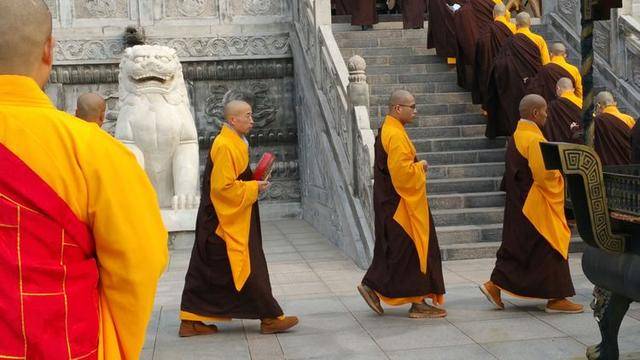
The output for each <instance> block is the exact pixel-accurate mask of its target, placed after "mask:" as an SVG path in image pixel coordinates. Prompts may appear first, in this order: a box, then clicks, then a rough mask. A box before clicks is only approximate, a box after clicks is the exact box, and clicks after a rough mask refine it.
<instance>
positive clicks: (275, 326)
mask: <svg viewBox="0 0 640 360" xmlns="http://www.w3.org/2000/svg"><path fill="white" fill-rule="evenodd" d="M296 325H298V318H297V317H295V316H285V317H284V318H283V319H262V323H261V324H260V332H261V333H263V334H276V333H281V332H285V331H287V330H289V329H291V328H292V327H294V326H296Z"/></svg>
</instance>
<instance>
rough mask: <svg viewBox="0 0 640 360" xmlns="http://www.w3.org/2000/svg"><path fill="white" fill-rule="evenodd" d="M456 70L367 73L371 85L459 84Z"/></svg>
mask: <svg viewBox="0 0 640 360" xmlns="http://www.w3.org/2000/svg"><path fill="white" fill-rule="evenodd" d="M456 81H457V77H456V73H455V71H448V72H440V73H415V74H374V75H367V83H368V84H369V85H378V84H416V83H426V82H447V83H451V84H457V83H456Z"/></svg>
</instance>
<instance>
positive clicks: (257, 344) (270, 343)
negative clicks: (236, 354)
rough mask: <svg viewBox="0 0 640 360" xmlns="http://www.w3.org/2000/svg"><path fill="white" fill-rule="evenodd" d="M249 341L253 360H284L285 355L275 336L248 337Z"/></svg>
mask: <svg viewBox="0 0 640 360" xmlns="http://www.w3.org/2000/svg"><path fill="white" fill-rule="evenodd" d="M255 323H256V324H257V323H258V322H257V321H256V322H255ZM258 328H259V326H258ZM247 341H248V343H249V353H250V354H251V360H258V359H260V360H271V359H274V360H275V359H284V353H283V352H282V348H281V347H280V342H279V341H278V338H277V337H276V336H275V335H274V336H265V335H259V336H255V337H247Z"/></svg>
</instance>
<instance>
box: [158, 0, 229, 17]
mask: <svg viewBox="0 0 640 360" xmlns="http://www.w3.org/2000/svg"><path fill="white" fill-rule="evenodd" d="M164 11H165V13H164V16H165V17H169V18H181V17H191V18H193V17H217V16H218V0H164Z"/></svg>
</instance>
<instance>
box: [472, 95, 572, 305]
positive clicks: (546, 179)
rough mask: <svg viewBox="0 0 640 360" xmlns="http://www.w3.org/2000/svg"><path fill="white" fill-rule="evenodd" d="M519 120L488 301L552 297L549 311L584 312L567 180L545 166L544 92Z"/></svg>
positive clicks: (531, 99)
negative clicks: (573, 261)
mask: <svg viewBox="0 0 640 360" xmlns="http://www.w3.org/2000/svg"><path fill="white" fill-rule="evenodd" d="M520 114H521V115H522V119H521V120H520V121H518V126H517V128H516V131H515V132H514V133H513V137H511V138H510V139H509V142H508V144H507V153H506V171H505V174H504V179H503V186H504V188H505V191H506V193H507V194H506V204H505V209H504V225H503V228H502V245H500V248H499V249H498V253H497V260H496V265H495V268H494V269H493V273H492V274H491V280H489V281H487V282H486V283H484V284H483V285H481V286H480V290H481V291H482V293H483V294H484V295H485V296H486V297H487V299H488V300H489V301H490V302H491V303H492V304H493V305H495V307H496V308H498V309H504V303H503V302H502V299H501V291H505V292H507V293H509V294H512V295H514V296H519V297H527V298H537V299H548V301H547V306H546V308H545V310H546V312H550V313H557V312H560V313H580V312H582V311H583V309H582V305H580V304H576V303H573V302H571V301H570V300H568V299H567V297H570V296H573V295H575V290H574V288H573V283H572V280H571V274H570V273H569V262H568V260H567V259H568V255H569V239H570V238H571V231H570V230H569V226H568V225H567V220H566V218H565V212H564V179H563V177H562V175H561V174H560V172H559V171H556V170H553V171H549V170H546V168H545V166H544V160H543V158H542V151H541V149H540V143H542V142H545V141H546V139H545V138H544V136H543V135H542V130H541V128H543V127H544V125H545V122H546V118H547V104H546V101H545V100H544V98H542V97H541V96H540V95H535V94H531V95H527V96H525V97H524V98H523V99H522V101H521V102H520Z"/></svg>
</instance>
